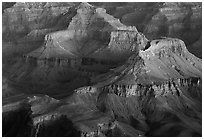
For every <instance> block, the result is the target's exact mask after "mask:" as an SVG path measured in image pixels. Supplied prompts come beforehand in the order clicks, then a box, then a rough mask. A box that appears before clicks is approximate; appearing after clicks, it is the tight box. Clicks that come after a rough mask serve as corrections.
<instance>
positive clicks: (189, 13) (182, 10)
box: [93, 2, 202, 57]
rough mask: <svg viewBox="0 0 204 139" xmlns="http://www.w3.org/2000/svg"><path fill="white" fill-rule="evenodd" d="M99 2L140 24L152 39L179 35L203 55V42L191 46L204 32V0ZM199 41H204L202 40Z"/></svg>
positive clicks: (125, 19) (129, 21)
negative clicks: (192, 0)
mask: <svg viewBox="0 0 204 139" xmlns="http://www.w3.org/2000/svg"><path fill="white" fill-rule="evenodd" d="M93 4H94V3H93ZM96 5H99V6H101V7H104V8H105V9H106V10H107V12H108V13H109V14H111V15H113V16H114V17H116V18H118V19H120V20H121V22H122V23H123V24H125V25H127V26H136V27H137V29H138V30H139V31H140V32H143V33H144V34H145V36H146V37H147V38H148V39H150V40H152V39H157V38H160V37H164V36H165V37H175V38H179V39H181V40H183V41H184V42H185V43H186V45H187V48H188V50H189V51H190V52H191V53H193V54H194V55H196V56H198V57H202V54H201V53H200V52H201V45H199V46H191V45H192V44H193V43H195V42H196V41H198V39H199V37H200V36H201V27H202V25H201V19H202V18H201V17H202V12H201V11H202V10H201V9H202V6H201V5H202V4H201V3H196V2H193V3H189V2H177V3H175V2H173V3H171V2H167V3H163V2H159V3H155V2H152V3H146V2H144V3H143V2H142V3H109V4H107V3H99V4H98V3H97V4H96ZM199 42H200V43H201V40H200V41H199ZM195 49H199V51H195Z"/></svg>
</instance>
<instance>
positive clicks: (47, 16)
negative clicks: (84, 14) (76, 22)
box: [2, 2, 74, 42]
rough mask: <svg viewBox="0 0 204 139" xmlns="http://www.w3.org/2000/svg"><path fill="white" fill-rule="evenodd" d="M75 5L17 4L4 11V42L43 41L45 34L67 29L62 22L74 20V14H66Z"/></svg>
mask: <svg viewBox="0 0 204 139" xmlns="http://www.w3.org/2000/svg"><path fill="white" fill-rule="evenodd" d="M73 5H74V4H71V3H64V4H61V3H55V4H53V5H52V4H49V3H45V2H44V3H43V2H42V3H41V2H38V3H33V2H31V3H30V2H28V3H16V4H14V5H13V6H12V7H10V8H7V9H5V10H4V13H3V17H2V18H3V34H4V35H3V36H4V37H3V40H5V41H15V42H16V41H20V42H22V41H42V40H43V38H44V36H45V34H47V33H49V32H52V31H56V30H61V29H63V28H66V26H64V25H63V24H62V20H64V21H69V20H70V19H71V18H72V16H73V15H72V14H70V15H69V16H68V15H66V13H68V12H69V10H71V7H72V6H73ZM68 18H69V19H68ZM24 37H25V38H24ZM19 39H23V40H19Z"/></svg>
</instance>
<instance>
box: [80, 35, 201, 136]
mask: <svg viewBox="0 0 204 139" xmlns="http://www.w3.org/2000/svg"><path fill="white" fill-rule="evenodd" d="M201 65H202V64H201V60H200V59H199V58H197V57H195V56H194V55H192V54H190V53H189V52H188V50H187V49H186V47H185V44H184V43H183V41H181V40H179V39H172V38H165V39H161V40H154V41H152V42H151V43H150V46H149V47H148V48H146V49H145V50H140V52H139V54H135V55H132V56H131V57H130V58H129V59H128V61H127V63H126V64H124V65H122V66H121V67H118V68H116V69H114V70H112V71H110V73H107V74H104V75H100V76H98V77H96V78H95V79H94V80H93V81H94V82H95V83H96V84H95V85H94V86H92V87H87V88H81V89H78V90H77V92H78V93H79V94H87V95H88V94H94V93H96V92H97V93H99V95H98V99H97V102H96V104H97V107H98V109H100V110H101V111H103V112H105V113H109V114H111V115H112V116H113V117H114V118H115V119H117V120H118V121H123V122H124V121H125V122H129V123H130V124H131V126H133V127H134V128H136V129H137V130H139V131H141V132H143V133H145V135H150V136H191V135H192V136H194V135H198V136H199V134H201V102H202V100H201V88H202V85H201V82H202V80H201V78H202V77H201V75H202V68H201ZM94 90H95V91H94ZM187 111H188V112H187ZM167 115H168V116H167ZM190 115H191V116H192V115H194V116H195V118H192V117H191V116H190ZM166 116H167V117H168V118H167V117H166ZM191 122H192V123H193V125H191V124H189V123H191ZM154 128H157V129H154ZM172 128H176V129H177V130H175V131H170V130H171V129H172ZM161 131H162V132H161Z"/></svg>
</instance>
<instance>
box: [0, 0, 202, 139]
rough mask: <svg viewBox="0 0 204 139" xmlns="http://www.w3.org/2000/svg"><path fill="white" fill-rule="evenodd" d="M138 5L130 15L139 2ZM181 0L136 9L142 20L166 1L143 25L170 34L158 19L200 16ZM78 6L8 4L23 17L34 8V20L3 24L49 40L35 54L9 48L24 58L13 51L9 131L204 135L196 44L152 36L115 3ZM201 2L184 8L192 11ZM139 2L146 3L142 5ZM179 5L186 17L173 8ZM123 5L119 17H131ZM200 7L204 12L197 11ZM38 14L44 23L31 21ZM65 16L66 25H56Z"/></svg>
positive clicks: (6, 78)
mask: <svg viewBox="0 0 204 139" xmlns="http://www.w3.org/2000/svg"><path fill="white" fill-rule="evenodd" d="M98 4H99V5H100V4H101V3H98ZM114 4H115V3H113V5H114ZM123 4H125V3H123ZM131 4H132V6H131V5H130V3H129V8H128V10H127V12H130V13H131V12H132V10H133V9H134V8H133V7H134V6H136V5H137V4H133V3H131ZM183 4H184V3H183ZM183 4H179V3H167V4H163V3H159V4H158V3H156V4H155V3H149V4H145V3H140V5H143V7H146V6H147V7H149V10H147V9H143V10H142V11H140V12H138V16H137V17H138V18H139V19H140V18H142V17H143V16H142V15H141V14H144V13H143V11H146V12H147V11H151V10H152V9H153V8H154V7H157V6H158V5H160V6H161V7H157V10H156V11H153V12H152V14H151V15H150V16H148V18H147V17H146V18H145V19H144V20H145V21H144V22H145V23H146V22H147V21H149V20H148V19H149V18H150V17H151V21H150V22H148V23H152V25H151V27H150V24H148V26H146V24H145V26H140V27H141V28H140V29H143V30H144V29H145V30H146V31H147V32H148V31H149V27H150V28H151V29H152V31H153V30H154V29H155V32H156V33H155V34H156V36H157V35H158V34H160V33H163V31H161V32H159V30H160V29H161V28H160V24H157V23H160V22H161V20H162V23H163V22H164V23H167V22H171V23H174V22H176V21H177V20H178V19H180V17H182V18H181V20H183V21H184V20H185V21H186V22H187V21H189V18H187V19H186V18H185V17H192V18H194V16H192V15H186V14H187V13H186V9H183V8H182V7H185V6H183ZM70 5H72V4H70V3H69V4H67V3H17V4H15V5H14V6H13V7H11V8H8V9H6V10H4V14H5V15H6V16H5V17H10V16H12V15H11V13H12V12H13V11H12V12H9V11H10V10H13V9H15V10H16V11H19V12H17V13H18V14H19V15H24V14H25V15H27V12H28V11H29V14H28V15H29V16H28V17H29V18H27V17H25V19H24V18H22V19H19V18H18V17H17V19H15V18H12V20H11V19H9V22H13V23H16V26H18V27H19V28H21V29H18V28H14V25H11V26H10V25H8V26H6V24H5V26H6V28H7V29H8V31H11V32H12V33H13V34H15V33H16V34H17V36H18V37H19V38H17V40H18V43H20V42H27V40H30V39H29V38H32V39H33V40H38V39H40V38H41V35H42V36H43V37H44V43H43V44H42V45H41V47H39V48H37V49H34V47H33V48H32V49H33V51H31V52H29V53H26V52H27V51H28V50H25V51H24V53H23V54H24V56H23V57H22V56H21V58H19V57H17V56H15V55H14V54H15V53H11V55H12V54H13V57H15V58H16V57H17V58H18V59H15V58H13V57H12V58H13V59H14V60H13V61H9V63H6V64H8V66H7V67H6V68H4V70H3V71H4V74H3V110H2V113H3V121H2V123H3V136H84V137H90V136H114V137H115V136H134V137H136V136H201V135H202V99H201V98H202V94H201V93H202V60H201V59H200V58H197V57H196V56H194V55H193V54H191V53H190V52H189V51H188V49H187V48H188V47H187V46H186V45H185V43H184V41H182V40H180V39H177V38H168V37H162V38H160V39H156V40H148V39H147V38H146V37H145V36H144V35H143V34H142V33H139V32H138V30H137V28H136V27H134V26H127V25H124V24H122V23H121V22H120V20H118V19H116V18H114V17H113V16H111V15H109V14H108V13H110V12H111V5H109V6H108V5H103V3H102V5H103V6H104V7H105V8H106V10H105V9H104V8H96V7H95V6H92V5H90V4H89V3H81V4H73V5H72V6H71V8H70ZM127 5H128V4H127ZM127 5H126V6H127ZM184 5H185V4H184ZM187 5H188V4H187ZM196 5H197V4H192V5H191V6H189V7H188V6H186V7H188V8H189V9H191V10H193V7H194V6H196ZM120 6H121V5H120V4H119V5H117V3H116V11H118V10H119V11H120V9H123V7H120ZM126 6H125V7H126ZM48 7H49V8H48ZM107 7H108V8H107ZM118 7H119V8H118ZM136 7H137V8H136V9H135V10H136V11H138V8H139V7H140V6H138V5H137V6H136ZM169 7H171V8H169ZM126 8H127V7H126ZM31 9H32V10H31ZM70 9H71V10H70ZM15 10H14V11H15ZM22 10H25V11H22ZM27 10H28V11H27ZM35 10H36V11H38V12H39V11H41V12H39V14H37V13H38V12H36V13H35V12H34V11H35ZM112 10H113V9H112ZM194 10H198V8H195V9H194ZM113 11H114V10H113ZM113 11H112V12H113ZM181 11H182V12H181ZM69 12H71V13H69ZM123 12H124V13H126V11H124V9H123V10H121V13H122V14H124V13H123ZM176 12H178V16H173V15H175V14H172V13H176ZM17 13H16V14H17ZM30 13H32V14H30ZM50 13H52V14H50ZM121 13H119V14H118V15H117V16H118V17H119V16H120V18H122V19H123V20H124V18H123V16H121V15H120V14H121ZM193 13H194V12H193ZM34 14H35V15H36V14H37V15H39V17H37V16H34ZM31 15H32V17H30V16H31ZM41 15H42V16H41ZM48 15H49V17H47V18H44V16H48ZM155 15H156V16H155ZM195 15H196V16H195V18H196V19H197V17H200V15H199V12H198V14H195ZM71 17H73V18H71ZM31 18H32V19H33V18H34V20H35V21H39V22H38V23H33V21H32V22H31V21H30V20H31ZM48 18H49V19H48ZM70 18H71V20H70ZM14 19H15V20H14ZM58 19H59V20H58ZM3 20H4V21H7V18H3ZM27 20H28V21H27ZM48 20H52V22H48ZM19 21H20V22H21V23H20V22H19ZM41 21H42V22H41ZM154 21H155V22H154ZM142 22H143V20H142V21H141V23H142ZM25 23H26V25H25ZM61 24H63V29H59V28H58V27H61V26H60V25H61ZM168 25H169V24H168ZM5 26H4V27H5ZM25 26H26V27H28V30H29V31H27V30H25V29H24V27H25ZM31 26H32V27H31ZM53 26H54V27H57V28H58V29H59V30H58V29H57V30H58V31H56V30H55V29H56V28H54V27H53ZM158 26H159V27H158ZM64 27H65V28H64ZM152 27H153V28H152ZM169 27H170V25H169V26H168V27H165V29H166V28H169ZM177 27H178V26H175V29H177ZM179 27H181V26H179ZM162 28H163V27H162ZM157 29H158V30H157ZM168 30H170V29H168ZM157 31H158V32H159V33H158V32H157ZM3 32H4V33H6V32H7V31H5V30H4V31H3ZM14 32H15V33H14ZM150 32H151V31H150ZM167 32H168V31H167ZM181 32H182V31H181ZM7 33H8V32H7ZM45 33H46V35H45ZM19 34H23V35H22V36H24V37H22V36H20V35H19ZM25 34H26V35H25ZM150 34H151V33H150ZM155 34H152V35H153V36H154V35H155ZM160 35H161V34H160ZM25 36H26V37H25ZM154 37H155V36H154ZM199 40H202V39H201V37H200V38H199ZM199 40H198V42H196V44H199V42H200V41H199ZM31 41H32V40H31ZM6 46H7V45H6ZM9 46H10V45H8V48H9ZM25 47H26V45H25V46H23V47H19V49H23V48H25ZM28 47H30V46H28ZM12 48H13V47H11V48H9V49H12ZM29 49H30V50H31V48H29ZM4 52H5V49H4ZM17 52H18V51H16V53H17ZM25 53H26V54H25ZM3 54H4V55H5V54H7V55H9V54H8V53H3ZM20 54H21V55H22V53H20ZM7 57H9V56H7ZM4 59H5V57H4Z"/></svg>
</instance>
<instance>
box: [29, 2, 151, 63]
mask: <svg viewBox="0 0 204 139" xmlns="http://www.w3.org/2000/svg"><path fill="white" fill-rule="evenodd" d="M77 9H78V10H77V14H76V16H74V17H73V18H72V21H71V22H70V24H69V26H68V29H67V30H63V31H58V32H54V33H50V34H47V35H46V36H45V45H44V46H43V47H42V48H39V49H38V50H36V51H34V52H31V53H30V54H29V55H31V56H32V57H37V58H53V57H62V58H69V57H71V58H72V57H90V58H94V59H96V60H107V61H122V60H125V59H126V58H127V57H128V56H129V55H130V54H131V53H132V52H134V51H139V50H140V49H143V46H144V45H146V43H147V41H148V40H147V39H146V38H145V36H144V35H142V34H141V33H139V32H138V31H137V29H136V28H135V27H131V26H125V25H123V24H121V23H120V21H119V20H117V19H115V18H114V17H113V16H111V15H109V14H107V13H106V11H105V9H101V8H95V7H93V6H91V5H89V4H88V3H82V4H80V5H79V6H78V7H77ZM124 46H125V47H124ZM44 49H45V51H44ZM49 49H52V50H51V51H49ZM35 53H39V54H35ZM107 58H108V59H107ZM122 58H123V59H122Z"/></svg>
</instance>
